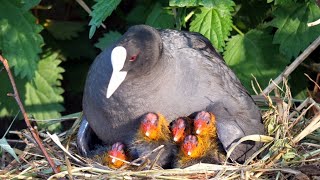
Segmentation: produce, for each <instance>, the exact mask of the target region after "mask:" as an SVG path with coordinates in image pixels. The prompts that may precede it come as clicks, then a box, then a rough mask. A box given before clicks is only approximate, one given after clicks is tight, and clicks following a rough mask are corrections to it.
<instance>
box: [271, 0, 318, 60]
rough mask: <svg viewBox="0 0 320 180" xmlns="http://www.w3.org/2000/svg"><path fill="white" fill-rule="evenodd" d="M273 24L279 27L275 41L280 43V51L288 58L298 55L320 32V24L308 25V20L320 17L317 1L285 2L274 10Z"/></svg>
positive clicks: (311, 20)
mask: <svg viewBox="0 0 320 180" xmlns="http://www.w3.org/2000/svg"><path fill="white" fill-rule="evenodd" d="M273 15H274V16H275V18H274V19H273V20H272V22H271V25H272V26H274V27H276V28H278V30H277V31H276V33H275V35H274V39H273V43H275V44H280V52H281V53H283V54H285V55H286V56H287V57H288V58H292V57H297V56H298V55H299V53H300V52H301V51H303V50H304V49H305V48H307V46H308V45H309V44H310V43H311V42H312V41H314V40H315V39H316V38H317V37H318V36H319V34H320V26H313V27H308V26H307V23H308V22H313V21H315V20H317V19H319V18H320V8H319V7H318V6H317V4H316V2H315V1H312V2H311V1H310V2H308V3H303V4H302V3H294V2H291V3H285V4H281V5H280V6H278V8H277V9H276V10H275V11H274V12H273Z"/></svg>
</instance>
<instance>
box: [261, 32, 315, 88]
mask: <svg viewBox="0 0 320 180" xmlns="http://www.w3.org/2000/svg"><path fill="white" fill-rule="evenodd" d="M319 44H320V36H319V37H318V38H317V39H316V40H314V41H313V43H312V44H310V46H309V47H308V48H307V49H305V50H304V51H303V53H302V54H300V56H298V57H297V58H296V59H295V60H294V61H293V63H291V64H290V66H288V67H287V68H286V69H285V70H284V71H283V72H282V73H281V74H280V75H279V76H278V77H277V78H276V79H275V80H274V81H273V83H270V84H269V86H268V87H266V88H265V89H264V90H263V94H269V93H270V92H271V91H272V90H273V89H274V88H275V87H276V85H278V84H279V83H280V82H281V81H282V79H283V78H287V77H288V76H289V75H290V74H291V73H292V72H293V71H294V70H295V69H296V68H297V67H298V66H299V65H300V64H301V63H302V62H303V61H304V60H305V59H306V58H307V57H308V56H309V55H310V54H311V53H312V52H313V51H314V50H315V49H316V48H317V47H318V46H319Z"/></svg>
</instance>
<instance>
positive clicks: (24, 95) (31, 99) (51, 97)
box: [0, 53, 64, 130]
mask: <svg viewBox="0 0 320 180" xmlns="http://www.w3.org/2000/svg"><path fill="white" fill-rule="evenodd" d="M59 58H60V57H59V56H58V54H57V53H47V54H46V55H45V56H44V57H43V59H42V60H40V61H39V64H38V70H37V71H36V72H35V76H34V78H33V79H32V80H30V81H28V80H26V79H20V78H15V82H16V85H17V89H18V91H19V95H20V98H21V101H22V103H23V104H24V106H25V108H26V110H27V113H28V115H32V116H33V117H34V118H35V119H38V120H44V119H52V118H58V117H60V113H59V112H61V111H63V110H64V109H63V106H62V105H61V103H63V97H62V96H61V94H62V93H63V89H62V88H61V87H60V86H61V81H60V80H62V75H61V73H62V72H64V69H62V68H61V67H59V64H60V63H61V60H60V59H59ZM0 78H1V80H2V81H1V88H0V116H1V117H3V116H14V115H15V114H16V113H17V112H18V106H17V103H16V102H15V100H14V98H13V97H8V96H6V94H7V93H12V92H13V90H12V87H11V84H10V82H9V79H8V76H7V74H6V73H1V74H0ZM38 124H39V125H40V128H42V127H45V124H44V123H41V122H39V123H38ZM56 126H59V124H56V125H55V126H50V130H52V129H53V128H55V127H56Z"/></svg>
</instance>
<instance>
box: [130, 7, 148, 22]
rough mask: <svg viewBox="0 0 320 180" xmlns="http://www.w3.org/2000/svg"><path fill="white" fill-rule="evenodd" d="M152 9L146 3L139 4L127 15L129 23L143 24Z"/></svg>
mask: <svg viewBox="0 0 320 180" xmlns="http://www.w3.org/2000/svg"><path fill="white" fill-rule="evenodd" d="M150 10H151V8H149V7H148V6H147V5H146V4H145V3H141V4H138V5H137V6H135V7H134V8H133V9H132V10H131V11H130V12H129V14H128V15H127V17H126V20H127V22H128V24H143V23H144V22H146V19H147V17H148V15H149V14H150Z"/></svg>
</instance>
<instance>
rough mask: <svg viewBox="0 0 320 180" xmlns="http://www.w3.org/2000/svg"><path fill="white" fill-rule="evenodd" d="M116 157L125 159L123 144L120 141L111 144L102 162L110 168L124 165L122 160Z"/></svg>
mask: <svg viewBox="0 0 320 180" xmlns="http://www.w3.org/2000/svg"><path fill="white" fill-rule="evenodd" d="M115 157H116V158H117V159H116V158H115ZM118 159H121V160H126V159H127V156H126V153H125V146H124V144H122V143H120V142H117V143H114V144H113V145H112V147H111V149H110V150H109V151H108V153H107V155H106V156H105V158H104V162H103V164H104V165H107V166H109V167H110V168H112V169H118V168H120V167H121V166H123V165H124V162H123V161H121V160H118Z"/></svg>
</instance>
